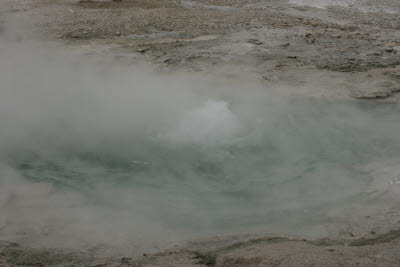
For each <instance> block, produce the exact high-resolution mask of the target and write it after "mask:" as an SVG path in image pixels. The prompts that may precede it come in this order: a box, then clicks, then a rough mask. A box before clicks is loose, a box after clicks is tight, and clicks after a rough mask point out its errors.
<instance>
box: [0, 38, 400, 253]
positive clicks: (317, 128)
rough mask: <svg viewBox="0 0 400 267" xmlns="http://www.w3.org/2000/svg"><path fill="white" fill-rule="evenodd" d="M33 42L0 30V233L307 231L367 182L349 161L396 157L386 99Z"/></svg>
mask: <svg viewBox="0 0 400 267" xmlns="http://www.w3.org/2000/svg"><path fill="white" fill-rule="evenodd" d="M37 46H38V45H37V44H35V43H29V42H26V43H15V42H9V41H7V40H4V38H3V39H2V40H0V81H1V90H0V162H1V165H0V215H1V216H0V235H1V239H6V240H12V241H18V242H24V243H25V244H29V245H36V246H53V247H67V248H82V247H89V246H96V245H99V244H104V245H106V246H107V249H108V248H112V247H116V248H118V249H120V248H121V247H124V248H125V249H127V250H128V251H129V252H131V251H139V250H140V249H142V248H148V247H154V246H155V247H157V246H161V245H165V243H166V242H168V241H176V240H182V239H185V238H189V237H193V236H197V235H209V234H215V233H225V232H240V231H244V232H258V231H265V232H271V231H289V232H290V231H291V230H292V231H295V230H296V231H300V229H301V228H302V227H298V226H296V229H294V225H299V223H300V224H301V225H304V227H303V228H304V231H308V230H309V229H315V225H320V224H322V221H323V218H326V217H329V215H330V213H334V212H336V211H337V210H338V207H341V206H342V205H352V204H355V202H354V201H353V200H352V202H350V200H349V199H357V196H360V197H359V199H362V196H363V195H362V194H363V193H364V192H368V190H371V188H370V185H371V179H370V177H369V176H368V174H366V173H362V172H361V171H360V169H358V167H357V166H361V165H363V164H367V163H370V162H371V161H374V160H377V159H378V158H379V159H384V158H391V157H392V158H393V157H398V155H399V154H400V153H399V152H400V147H399V144H400V142H399V141H400V140H399V139H400V137H399V136H400V135H399V134H398V133H399V130H400V129H399V127H400V124H399V120H400V116H398V115H399V108H398V105H396V104H392V105H391V104H389V105H388V104H384V105H372V104H365V103H357V102H352V101H343V100H342V101H338V100H327V99H306V98H302V99H297V98H293V97H289V96H286V97H285V96H279V95H277V94H276V93H273V92H276V91H279V90H277V88H274V90H269V89H268V88H264V87H263V86H261V85H260V84H257V83H250V82H241V81H240V79H239V78H240V77H239V78H238V79H237V80H234V81H226V80H221V79H220V80H216V79H205V78H201V77H198V76H196V75H188V74H183V73H181V74H179V73H177V74H171V75H168V76H167V75H163V74H157V73H155V72H154V71H153V70H152V69H151V67H150V66H146V65H137V66H124V65H122V64H116V63H112V62H109V63H107V64H106V63H104V62H103V63H98V62H95V61H92V60H89V59H87V58H78V57H75V56H70V55H69V54H68V53H66V52H65V53H63V52H59V51H53V50H51V49H42V48H39V47H37ZM344 203H346V204H344ZM305 210H308V211H309V213H307V214H306V213H304V211H305Z"/></svg>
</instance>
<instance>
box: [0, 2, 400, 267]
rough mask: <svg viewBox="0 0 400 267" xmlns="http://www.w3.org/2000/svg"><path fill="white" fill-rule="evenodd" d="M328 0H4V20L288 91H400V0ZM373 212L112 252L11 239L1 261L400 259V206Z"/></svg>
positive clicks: (113, 52)
mask: <svg viewBox="0 0 400 267" xmlns="http://www.w3.org/2000/svg"><path fill="white" fill-rule="evenodd" d="M326 2H327V1H311V0H307V1H292V2H290V1H284V0H264V1H262V0H197V1H190V0H182V1H172V0H122V1H100V0H92V1H90V0H23V1H17V0H4V1H2V3H0V21H2V22H4V21H13V22H15V21H19V22H20V25H19V24H18V23H17V26H15V27H23V28H25V29H26V28H28V29H29V31H28V32H27V31H24V33H20V32H19V31H15V29H13V28H12V27H11V28H10V27H7V28H6V27H3V28H2V31H3V33H4V35H6V36H8V37H9V38H14V39H16V40H20V41H22V40H24V39H26V38H40V39H42V40H46V41H48V42H49V43H50V44H52V45H54V46H62V47H66V48H67V49H70V50H71V51H75V52H77V53H79V54H84V55H87V56H88V57H112V58H116V59H117V60H120V61H124V62H127V63H129V64H135V63H136V62H139V61H140V62H142V61H146V62H151V63H152V64H154V65H155V66H157V68H158V69H159V70H160V71H165V72H173V71H177V70H179V71H186V72H202V73H204V74H205V75H216V76H225V77H228V78H229V77H231V76H234V75H237V74H240V75H242V76H243V77H246V78H248V79H258V80H260V81H262V82H263V83H265V85H266V86H271V85H273V86H275V87H276V88H279V89H280V90H283V91H284V92H283V93H288V94H296V95H305V96H312V97H321V96H327V97H337V98H348V97H355V98H365V99H368V101H390V102H394V101H397V100H398V98H399V95H400V94H399V92H400V16H399V11H400V2H398V1H396V0H385V1H379V0H368V1H367V0H359V1H357V0H352V1H332V2H335V3H336V4H339V5H335V6H329V5H326ZM328 2H329V1H328ZM298 4H306V5H298ZM307 4H308V5H312V4H315V6H316V7H315V6H314V7H313V6H307ZM317 7H318V8H317ZM365 11H367V12H365ZM28 21H29V22H32V21H33V22H34V23H24V22H28ZM27 25H29V26H27ZM32 36H34V37H32ZM285 88H287V89H285ZM377 175H379V173H377ZM386 193H387V194H386V195H385V196H384V197H382V196H377V198H379V200H380V201H384V200H385V198H388V199H389V198H391V199H396V196H398V192H396V190H394V189H388V190H387V192H386ZM364 213H365V214H363V215H362V216H361V215H358V217H357V218H355V219H354V220H353V219H352V220H350V221H349V222H348V223H347V225H348V226H347V227H346V228H345V229H341V230H337V229H334V230H333V231H332V232H333V233H332V236H330V237H329V238H326V239H320V240H304V239H302V238H299V237H288V236H285V235H282V236H228V237H215V238H212V239H205V240H196V241H192V242H187V243H185V244H182V245H179V246H177V247H173V248H170V249H167V250H165V251H162V252H159V253H155V254H154V253H152V254H148V255H146V254H144V255H143V256H142V257H139V258H121V257H117V256H115V257H107V258H102V257H99V256H98V255H92V254H91V253H90V252H85V251H83V252H81V253H77V252H73V251H71V252H70V251H65V250H55V249H36V248H27V247H25V246H24V244H13V243H10V242H6V241H4V242H0V267H5V266H400V232H399V230H398V229H399V221H400V212H399V211H398V210H397V209H395V208H390V209H387V210H383V211H381V212H380V213H377V212H376V211H375V210H374V211H373V212H370V210H366V211H365V212H364ZM0 239H1V237H0Z"/></svg>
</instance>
